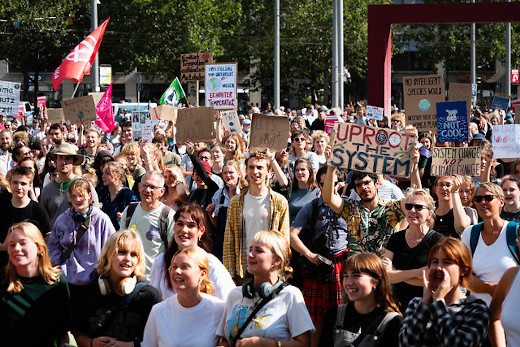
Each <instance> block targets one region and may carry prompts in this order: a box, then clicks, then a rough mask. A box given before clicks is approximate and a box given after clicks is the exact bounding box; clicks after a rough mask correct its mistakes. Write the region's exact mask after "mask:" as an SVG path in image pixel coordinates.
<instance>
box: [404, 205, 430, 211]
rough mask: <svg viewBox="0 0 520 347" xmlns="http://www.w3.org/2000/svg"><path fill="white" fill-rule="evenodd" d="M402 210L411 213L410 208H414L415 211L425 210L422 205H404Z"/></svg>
mask: <svg viewBox="0 0 520 347" xmlns="http://www.w3.org/2000/svg"><path fill="white" fill-rule="evenodd" d="M404 208H405V209H406V210H407V211H411V210H412V208H415V210H416V211H422V210H423V208H426V206H424V205H418V204H404Z"/></svg>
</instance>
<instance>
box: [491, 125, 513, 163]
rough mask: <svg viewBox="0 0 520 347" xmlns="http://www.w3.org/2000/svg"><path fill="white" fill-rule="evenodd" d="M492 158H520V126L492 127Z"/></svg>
mask: <svg viewBox="0 0 520 347" xmlns="http://www.w3.org/2000/svg"><path fill="white" fill-rule="evenodd" d="M492 142H493V158H496V159H501V158H520V124H505V125H493V138H492Z"/></svg>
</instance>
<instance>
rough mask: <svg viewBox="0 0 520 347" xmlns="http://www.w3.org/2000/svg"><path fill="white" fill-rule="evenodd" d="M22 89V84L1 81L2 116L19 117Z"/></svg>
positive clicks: (0, 106)
mask: <svg viewBox="0 0 520 347" xmlns="http://www.w3.org/2000/svg"><path fill="white" fill-rule="evenodd" d="M20 89H21V84H20V83H15V82H9V81H0V114H5V115H8V116H17V115H18V104H19V103H20Z"/></svg>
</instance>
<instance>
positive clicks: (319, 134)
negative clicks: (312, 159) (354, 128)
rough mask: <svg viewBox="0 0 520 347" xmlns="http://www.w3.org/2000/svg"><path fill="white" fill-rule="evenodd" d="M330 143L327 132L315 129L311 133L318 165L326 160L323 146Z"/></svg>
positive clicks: (325, 146)
mask: <svg viewBox="0 0 520 347" xmlns="http://www.w3.org/2000/svg"><path fill="white" fill-rule="evenodd" d="M329 143H330V137H329V134H327V133H326V132H325V131H323V130H316V131H315V132H314V134H312V144H313V147H314V153H316V154H317V155H318V162H319V163H320V165H324V164H325V163H326V162H327V156H326V155H325V148H327V145H328V144H329Z"/></svg>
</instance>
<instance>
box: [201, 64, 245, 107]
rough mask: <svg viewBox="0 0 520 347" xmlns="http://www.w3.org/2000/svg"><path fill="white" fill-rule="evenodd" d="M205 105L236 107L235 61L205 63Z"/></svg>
mask: <svg viewBox="0 0 520 347" xmlns="http://www.w3.org/2000/svg"><path fill="white" fill-rule="evenodd" d="M205 68H206V78H205V82H204V85H205V88H206V92H205V95H206V106H208V107H213V108H214V109H216V110H232V109H236V108H237V75H238V65H237V63H224V64H206V65H205Z"/></svg>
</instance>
